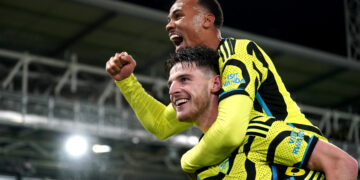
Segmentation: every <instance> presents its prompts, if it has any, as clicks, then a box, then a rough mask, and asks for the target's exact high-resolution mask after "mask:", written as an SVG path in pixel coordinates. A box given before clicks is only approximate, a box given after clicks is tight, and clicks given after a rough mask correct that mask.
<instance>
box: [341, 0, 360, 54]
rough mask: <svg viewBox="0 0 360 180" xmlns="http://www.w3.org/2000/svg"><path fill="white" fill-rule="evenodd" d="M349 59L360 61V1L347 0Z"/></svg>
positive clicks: (346, 20)
mask: <svg viewBox="0 0 360 180" xmlns="http://www.w3.org/2000/svg"><path fill="white" fill-rule="evenodd" d="M344 4H345V22H346V36H347V53H348V59H350V60H352V61H360V1H359V0H345V1H344Z"/></svg>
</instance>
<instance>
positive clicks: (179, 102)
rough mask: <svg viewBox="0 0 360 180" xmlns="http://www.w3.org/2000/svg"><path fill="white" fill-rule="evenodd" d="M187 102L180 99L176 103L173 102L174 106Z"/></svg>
mask: <svg viewBox="0 0 360 180" xmlns="http://www.w3.org/2000/svg"><path fill="white" fill-rule="evenodd" d="M188 101H189V100H187V99H180V100H177V101H176V102H175V104H176V105H177V106H178V105H179V104H181V103H186V102H188Z"/></svg>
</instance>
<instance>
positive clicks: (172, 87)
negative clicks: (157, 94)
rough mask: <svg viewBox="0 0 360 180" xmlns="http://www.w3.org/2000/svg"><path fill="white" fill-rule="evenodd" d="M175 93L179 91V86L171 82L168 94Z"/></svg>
mask: <svg viewBox="0 0 360 180" xmlns="http://www.w3.org/2000/svg"><path fill="white" fill-rule="evenodd" d="M177 93H180V86H179V85H178V83H176V82H172V83H171V85H170V87H169V94H170V96H173V95H175V94H177Z"/></svg>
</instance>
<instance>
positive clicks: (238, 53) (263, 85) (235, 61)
mask: <svg viewBox="0 0 360 180" xmlns="http://www.w3.org/2000/svg"><path fill="white" fill-rule="evenodd" d="M218 53H219V56H220V58H219V69H220V75H221V77H222V90H221V94H220V95H219V113H218V117H217V119H216V121H215V122H214V124H213V125H212V126H211V127H210V129H209V130H208V131H207V132H206V134H205V135H204V136H203V138H202V140H201V141H200V142H199V143H198V144H197V145H196V146H194V147H193V148H192V149H191V150H189V151H188V152H186V153H185V154H184V155H183V157H182V158H181V166H182V169H183V170H184V171H185V172H188V173H194V172H195V171H196V170H198V169H200V168H202V167H206V166H210V165H215V164H219V163H220V162H222V161H223V160H224V159H226V158H227V157H228V156H229V155H230V154H231V153H232V152H233V151H234V150H235V149H236V148H237V147H239V146H241V145H242V142H243V140H244V137H245V134H246V129H247V127H248V123H249V120H250V119H252V118H254V117H256V116H272V117H275V118H276V119H281V120H284V121H286V122H291V123H297V124H306V125H311V123H310V121H308V120H307V119H306V118H305V116H304V115H303V114H302V113H301V112H300V109H299V107H298V106H297V105H296V103H295V102H294V101H293V100H292V99H291V97H290V94H289V92H288V91H287V90H286V88H285V85H284V83H283V82H282V80H281V78H280V76H279V74H278V73H277V71H276V69H275V66H274V64H273V63H272V61H271V59H270V58H269V57H268V56H267V55H266V53H265V52H264V51H263V50H262V49H261V48H260V47H258V46H257V45H256V44H255V43H254V42H252V41H249V40H244V39H233V38H225V39H223V40H222V41H221V42H220V44H219V46H218ZM116 84H117V86H118V87H119V88H120V90H121V92H122V94H123V95H124V97H125V98H126V100H127V101H128V102H129V104H130V106H131V107H132V108H133V110H134V112H135V114H136V116H137V118H138V119H139V120H140V122H141V123H142V125H143V126H144V127H145V129H147V130H148V131H149V132H151V133H152V134H154V135H155V136H156V137H157V138H159V139H165V138H167V137H169V136H171V135H174V134H176V133H179V132H181V131H183V130H185V129H187V128H189V127H191V126H192V125H193V124H191V123H183V122H179V121H178V120H177V119H176V112H175V110H174V108H173V107H172V105H171V104H169V105H168V106H165V105H163V104H162V103H160V102H158V101H157V100H155V99H154V98H152V97H151V96H150V95H148V94H147V93H146V92H145V91H144V89H143V88H142V87H141V85H140V84H139V82H138V81H137V80H136V78H135V76H134V75H131V76H130V77H128V78H126V79H124V80H122V81H116Z"/></svg>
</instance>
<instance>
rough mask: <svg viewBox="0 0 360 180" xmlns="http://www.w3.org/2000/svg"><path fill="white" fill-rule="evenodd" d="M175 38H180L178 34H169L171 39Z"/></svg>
mask: <svg viewBox="0 0 360 180" xmlns="http://www.w3.org/2000/svg"><path fill="white" fill-rule="evenodd" d="M175 38H180V36H179V35H177V34H173V35H171V36H170V40H172V41H174V40H175Z"/></svg>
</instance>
